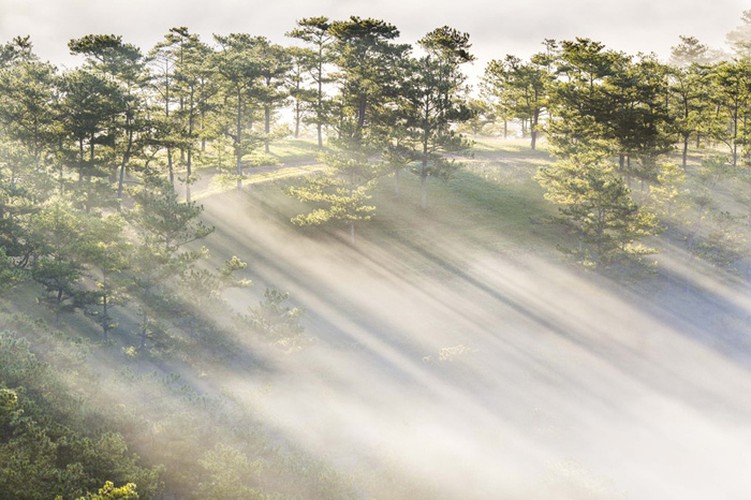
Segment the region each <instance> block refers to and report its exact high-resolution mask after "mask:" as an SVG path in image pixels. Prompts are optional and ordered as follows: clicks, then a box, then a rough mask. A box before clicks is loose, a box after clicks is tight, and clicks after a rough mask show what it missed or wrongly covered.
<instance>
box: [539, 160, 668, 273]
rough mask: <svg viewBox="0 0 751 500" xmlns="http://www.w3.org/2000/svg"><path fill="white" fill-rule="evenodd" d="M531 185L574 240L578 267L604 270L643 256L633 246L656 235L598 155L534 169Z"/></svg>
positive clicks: (645, 215)
mask: <svg viewBox="0 0 751 500" xmlns="http://www.w3.org/2000/svg"><path fill="white" fill-rule="evenodd" d="M536 179H537V181H538V182H539V183H540V185H541V186H542V187H544V188H545V190H546V194H545V198H546V199H547V200H549V201H552V202H553V203H555V204H557V205H560V208H559V210H560V212H561V214H562V215H563V216H564V221H565V222H566V223H567V224H568V225H569V226H570V227H572V228H573V229H574V231H575V233H576V234H577V236H578V237H579V242H580V244H579V248H578V250H577V251H575V253H576V254H578V256H579V258H580V259H581V261H582V262H583V263H585V264H588V265H595V266H596V265H598V264H609V263H612V262H613V261H615V260H617V258H618V257H621V256H624V255H628V254H634V253H644V252H645V251H646V249H645V248H644V247H641V246H639V245H636V240H637V239H638V238H640V237H642V236H646V235H649V234H653V233H654V232H655V231H656V223H655V217H654V215H653V214H651V213H649V212H647V211H644V210H640V209H639V207H638V206H637V205H636V203H634V201H633V200H632V199H631V196H630V190H629V188H628V187H627V186H626V183H625V182H624V180H623V178H622V177H621V176H620V175H619V174H618V172H617V169H616V165H615V164H614V163H613V162H612V161H610V160H609V159H608V158H607V156H606V155H604V154H603V153H602V152H600V151H596V150H595V151H588V152H585V153H584V152H583V153H579V154H576V155H572V156H571V157H569V158H567V159H564V160H559V161H558V162H556V163H555V164H554V165H552V166H549V167H545V168H542V169H540V171H539V172H538V173H537V175H536Z"/></svg>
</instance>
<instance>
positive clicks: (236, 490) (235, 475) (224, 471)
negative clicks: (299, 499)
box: [197, 445, 267, 500]
mask: <svg viewBox="0 0 751 500" xmlns="http://www.w3.org/2000/svg"><path fill="white" fill-rule="evenodd" d="M200 464H201V466H202V467H203V468H204V470H205V475H206V480H205V481H203V482H201V483H199V484H198V488H197V493H198V496H199V497H200V498H226V499H237V500H241V499H263V498H267V496H266V495H263V494H262V493H261V492H260V491H258V490H257V489H256V488H255V487H254V486H253V485H254V484H257V482H258V478H259V476H260V472H261V464H260V463H259V462H257V461H256V462H251V461H250V460H248V457H247V456H246V455H245V454H243V453H242V452H240V451H238V450H237V449H233V448H230V447H228V446H224V445H217V446H216V447H214V448H213V449H211V450H209V451H208V452H207V453H206V454H205V455H204V456H203V458H201V460H200Z"/></svg>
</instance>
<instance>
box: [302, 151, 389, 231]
mask: <svg viewBox="0 0 751 500" xmlns="http://www.w3.org/2000/svg"><path fill="white" fill-rule="evenodd" d="M372 153H373V151H370V150H368V149H366V148H364V147H363V146H362V145H361V144H360V143H358V142H356V141H354V140H341V141H337V142H335V144H334V147H332V148H331V149H330V150H329V151H328V152H327V153H325V154H324V155H323V158H322V161H323V163H324V164H326V165H327V166H328V167H329V172H327V173H323V174H319V175H314V176H311V177H310V178H309V179H308V180H307V181H306V182H305V184H303V185H301V186H293V187H291V188H289V190H288V193H289V194H290V195H291V196H294V197H295V198H297V199H298V200H300V201H302V202H304V203H307V204H309V205H310V206H312V209H311V211H310V212H308V213H304V214H300V215H297V216H296V217H293V218H292V223H294V224H296V225H299V226H320V225H323V224H328V223H344V224H346V225H347V226H348V227H349V232H350V240H351V241H352V243H354V242H355V226H356V224H357V222H361V221H367V220H370V218H371V216H372V214H373V212H374V211H375V207H373V206H371V205H368V204H367V201H368V200H369V199H370V195H369V194H368V192H369V190H370V189H371V188H372V187H373V181H374V180H375V179H376V178H378V177H379V176H380V175H382V166H381V165H380V164H377V163H374V162H373V160H372V159H371V158H372V157H373V154H372Z"/></svg>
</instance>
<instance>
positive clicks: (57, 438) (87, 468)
mask: <svg viewBox="0 0 751 500" xmlns="http://www.w3.org/2000/svg"><path fill="white" fill-rule="evenodd" d="M58 375H59V374H58V373H55V372H53V371H52V370H51V369H50V368H49V367H48V366H47V365H46V363H42V362H41V361H39V360H38V358H37V356H36V355H35V354H34V353H32V352H31V349H30V344H29V343H28V341H26V340H25V339H22V338H20V337H19V336H18V335H17V334H15V333H13V332H8V331H5V332H2V333H0V430H2V432H0V491H2V492H3V493H4V494H5V495H7V496H8V497H9V498H19V499H21V498H24V499H25V498H28V499H37V498H39V499H41V498H50V497H51V496H52V497H54V496H55V495H60V496H62V497H64V498H77V497H79V496H82V495H84V494H85V493H86V491H88V490H91V489H94V488H96V486H97V485H98V484H103V483H104V482H105V480H106V478H114V479H116V480H117V481H118V482H123V483H124V482H128V481H131V480H132V481H134V482H136V483H138V484H140V485H142V491H143V492H145V493H146V494H147V495H153V494H154V493H155V491H156V489H157V487H158V478H159V474H160V473H159V470H158V469H147V468H144V467H142V466H141V465H139V459H138V457H136V456H134V455H132V454H130V452H129V451H128V447H127V446H126V444H125V442H124V440H123V438H122V436H120V435H119V434H115V433H102V434H98V433H97V432H96V431H93V432H92V430H91V429H89V428H87V427H86V426H85V425H84V424H83V418H82V417H83V415H82V414H81V412H82V409H81V407H80V402H79V401H78V400H76V398H75V397H74V396H73V395H72V394H69V392H68V389H67V388H66V387H65V386H64V385H63V384H62V383H61V380H60V379H59V378H58ZM113 498H118V497H113ZM125 498H135V497H125Z"/></svg>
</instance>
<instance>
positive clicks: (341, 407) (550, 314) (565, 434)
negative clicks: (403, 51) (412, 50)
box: [0, 139, 751, 499]
mask: <svg viewBox="0 0 751 500" xmlns="http://www.w3.org/2000/svg"><path fill="white" fill-rule="evenodd" d="M285 151H286V152H288V153H289V157H287V156H284V155H285ZM272 152H274V154H277V155H280V156H279V158H278V160H279V162H280V163H281V164H283V165H284V164H287V163H289V165H291V166H290V168H293V167H294V168H298V167H305V166H306V165H308V164H310V162H311V161H313V159H314V156H311V153H310V151H309V148H306V147H295V146H294V144H285V145H283V147H282V146H280V147H279V148H276V147H273V146H272ZM463 161H464V163H465V169H463V170H461V171H460V172H459V173H458V174H457V175H456V177H455V178H454V179H452V180H450V181H449V182H446V183H443V182H440V181H435V182H433V181H432V180H431V182H430V184H429V194H428V209H427V210H421V209H420V208H419V185H418V179H417V178H416V177H414V176H412V175H411V174H409V173H403V174H402V182H401V194H400V196H399V197H397V196H396V195H395V193H394V184H393V183H394V179H393V178H391V177H386V178H383V179H381V181H380V182H379V184H378V185H377V187H376V189H375V190H374V197H373V200H372V201H373V204H374V205H375V206H376V207H377V212H376V215H375V217H374V219H373V220H372V221H370V222H367V223H362V224H360V225H359V226H358V232H357V241H356V243H355V244H351V243H349V241H348V237H347V234H346V232H345V231H343V230H340V229H338V228H336V227H330V228H302V229H301V228H297V227H295V226H293V225H292V224H291V223H290V222H289V219H290V217H292V216H293V215H295V214H296V213H298V212H299V211H300V210H302V209H303V208H304V207H303V206H302V205H300V204H299V203H298V202H297V201H295V200H292V199H291V198H289V197H288V196H287V195H286V194H285V193H284V188H285V186H287V185H289V183H290V182H294V176H292V177H286V176H284V177H283V178H274V180H269V179H265V180H264V182H255V183H252V182H251V183H249V184H248V185H247V186H246V187H245V188H244V189H243V190H242V191H236V190H226V191H222V190H220V189H218V188H217V189H215V190H214V191H209V189H210V188H209V187H208V186H209V184H208V182H207V184H206V186H205V187H204V189H205V190H204V191H203V192H201V191H200V190H196V194H197V196H198V197H199V199H200V200H201V202H202V203H203V204H204V206H205V212H204V216H205V219H206V221H207V222H208V223H210V224H212V225H213V226H214V227H215V231H214V232H213V233H212V234H211V235H210V236H209V237H207V238H206V240H205V241H202V242H201V243H200V245H206V246H207V247H208V248H209V249H210V252H211V255H212V257H211V261H210V263H209V264H210V265H219V264H220V263H221V262H222V261H223V260H224V259H227V258H229V257H231V256H233V255H236V256H238V257H239V258H240V259H242V260H244V261H246V262H247V263H248V267H247V268H246V269H245V270H244V271H243V273H242V274H243V277H245V278H248V279H251V280H252V281H253V286H252V287H250V288H247V289H230V290H227V291H226V292H225V294H224V298H225V299H226V300H227V302H228V303H229V304H230V306H231V308H232V310H233V311H234V312H235V313H242V312H247V311H248V308H254V307H257V306H258V303H259V301H262V300H263V293H264V290H265V289H266V288H274V289H278V290H281V291H284V292H288V293H289V299H288V301H287V302H285V304H287V305H288V306H289V307H295V308H299V309H301V310H302V314H301V315H300V317H299V318H300V322H301V324H302V326H303V327H304V332H303V333H302V334H301V335H299V336H296V337H294V339H293V341H285V342H279V341H276V342H273V341H272V342H269V341H268V340H264V339H262V338H260V337H259V335H258V332H257V331H256V330H255V329H254V328H251V327H248V326H247V325H246V326H242V323H237V322H235V321H234V320H233V319H232V318H231V317H230V316H231V313H228V310H227V309H225V308H223V307H219V306H215V305H211V304H207V305H206V306H205V307H204V308H203V309H202V310H201V311H200V313H201V314H200V316H201V317H202V318H204V319H205V321H206V324H208V325H212V328H213V329H208V328H207V329H202V328H203V327H200V328H199V327H198V326H196V328H195V329H191V327H190V324H189V325H188V326H186V325H173V326H171V327H170V326H168V327H167V328H166V329H167V330H168V333H169V335H171V341H170V344H169V345H170V347H169V348H162V349H154V350H153V352H152V353H151V354H150V355H149V356H134V355H132V351H129V350H128V347H129V346H132V345H136V343H137V341H138V338H137V335H136V332H135V326H134V325H135V320H133V319H129V314H134V312H133V311H128V310H127V309H124V308H120V309H119V310H118V313H117V314H118V315H119V327H118V328H117V329H115V330H114V331H113V332H111V336H112V338H113V340H112V342H110V343H109V344H107V345H101V344H99V343H97V342H95V338H96V336H97V333H96V331H95V326H93V325H92V324H91V322H90V320H89V319H87V318H84V317H82V316H71V315H67V316H63V317H62V318H61V319H60V323H59V325H60V330H61V331H62V333H61V334H55V335H52V336H50V333H49V330H48V329H46V328H47V327H44V328H42V327H39V328H26V329H24V327H23V323H22V322H21V323H19V321H18V320H14V319H12V312H13V311H14V310H20V312H21V313H23V314H27V315H32V316H34V317H41V318H42V319H43V320H44V321H45V322H46V323H47V324H49V325H52V327H51V329H52V330H55V331H56V327H55V326H54V325H55V321H56V320H55V318H54V317H52V316H51V315H50V316H46V317H45V316H44V315H43V314H40V313H39V312H38V311H39V309H38V308H37V307H35V306H33V305H32V303H33V298H34V296H35V294H36V293H37V292H36V291H35V290H34V289H32V288H23V289H21V292H19V295H17V296H14V297H7V296H6V297H4V298H3V308H4V313H3V315H2V317H1V319H2V321H3V324H2V325H0V329H12V330H13V331H16V332H19V335H21V336H25V337H27V338H29V339H30V340H31V343H32V347H33V349H34V350H35V351H38V354H39V356H40V357H41V358H42V359H43V360H45V361H46V362H49V363H52V364H53V366H56V364H57V363H59V362H60V360H61V359H68V358H67V357H64V358H61V357H60V355H59V354H58V351H57V350H56V349H62V347H55V348H53V347H45V346H47V345H48V344H49V345H57V346H63V345H68V344H64V343H62V342H61V343H59V344H56V343H55V342H57V341H54V342H53V341H51V340H44V341H43V339H45V338H57V337H56V335H63V336H69V337H70V336H72V337H75V338H78V339H82V340H79V341H78V342H79V343H82V345H83V344H85V347H81V348H80V349H77V350H73V351H71V350H70V348H68V347H66V348H65V352H74V353H75V356H74V357H73V358H74V359H73V360H72V361H70V363H71V364H70V369H69V371H68V372H66V373H67V374H68V376H66V377H65V378H64V379H63V380H64V381H65V384H67V388H66V389H65V390H67V391H69V392H70V393H71V394H74V395H77V396H78V397H80V398H82V401H84V402H85V404H86V406H87V407H88V408H90V411H91V415H93V417H96V418H100V419H106V421H107V422H109V423H111V425H112V426H114V427H115V428H118V429H120V431H121V432H122V434H123V435H124V437H125V439H126V441H127V442H128V443H129V444H130V447H131V449H132V450H134V451H137V452H138V453H139V455H141V458H142V462H143V463H144V464H146V465H158V464H163V465H164V466H165V467H166V469H165V470H164V471H162V473H161V477H162V480H163V481H164V482H165V484H166V488H165V489H166V492H167V493H168V494H178V495H179V497H180V498H183V497H184V496H189V495H193V496H197V497H199V498H200V497H202V496H201V495H203V498H209V497H211V495H221V494H227V495H229V493H228V492H230V491H232V490H231V488H232V487H233V485H235V486H237V487H242V488H245V489H240V490H235V493H233V494H236V495H239V496H240V497H242V498H262V496H261V494H262V492H263V493H265V494H268V495H271V497H272V498H276V497H280V498H291V497H294V498H299V497H304V498H335V497H342V498H353V497H354V498H410V499H412V498H572V499H580V498H742V497H743V495H744V494H745V492H747V491H748V488H749V486H751V484H749V482H748V480H746V479H744V478H745V477H746V474H745V470H746V469H747V466H748V464H747V463H746V462H745V461H744V458H743V457H746V456H747V450H748V439H749V438H751V429H750V428H749V426H748V422H749V421H751V419H750V418H749V417H751V403H749V401H748V398H744V397H743V396H742V395H743V394H746V393H747V392H748V391H749V390H750V389H751V377H750V376H749V372H748V366H749V365H748V361H749V360H748V356H749V354H751V345H750V344H749V325H748V321H749V317H751V301H750V300H749V298H748V297H749V294H748V291H749V290H748V286H747V284H746V283H745V282H743V281H742V280H741V279H739V278H738V277H737V275H734V274H733V273H732V270H733V267H732V266H729V267H728V268H727V269H723V268H720V267H718V266H717V265H716V264H713V263H710V262H708V261H707V260H704V259H702V258H701V257H700V256H697V254H688V253H687V252H686V251H685V250H684V249H683V247H682V246H681V242H680V240H679V238H678V236H675V234H680V233H675V234H674V236H673V237H672V239H671V238H668V237H666V236H663V237H659V238H657V239H655V241H654V242H653V243H654V244H655V246H658V247H660V248H661V249H662V253H661V254H659V255H657V256H654V257H651V258H649V260H648V261H646V262H644V263H643V264H641V265H638V266H633V267H620V268H616V269H611V270H609V271H607V272H604V271H603V272H601V273H596V272H593V271H585V270H583V269H582V268H581V267H579V266H578V265H577V264H576V263H575V262H573V261H571V260H569V259H567V258H565V256H563V254H561V253H560V252H559V250H558V247H559V246H564V247H565V246H569V245H571V244H573V243H574V242H573V241H572V239H571V236H570V235H568V233H567V232H566V230H565V228H564V227H563V226H561V225H560V224H558V223H557V222H555V221H554V220H553V217H554V216H555V215H556V209H555V207H553V206H552V205H550V204H549V203H548V202H546V201H545V200H544V199H543V197H542V194H543V193H542V189H541V188H540V187H539V186H538V185H537V184H536V183H535V181H534V180H533V179H532V176H533V174H534V172H535V171H536V169H537V168H538V167H539V166H540V165H542V164H544V163H545V162H548V161H550V159H549V157H548V155H547V153H546V152H545V151H538V152H530V151H529V150H528V149H527V147H526V143H522V142H516V141H499V140H495V139H481V140H478V142H477V144H476V145H475V148H474V155H473V156H472V157H468V158H464V159H463ZM295 162H299V164H298V163H295ZM283 168H284V167H282V170H283ZM692 168H698V167H696V166H694V167H692ZM207 174H208V172H207ZM298 175H299V174H298ZM206 180H207V181H208V176H207V179H206ZM192 324H194V325H199V323H192ZM238 325H240V326H238ZM199 326H200V325H199ZM276 340H278V339H276ZM91 387H96V388H97V389H96V390H94V391H92V390H91ZM93 417H92V418H93ZM212 488H213V489H212ZM222 488H229V489H222ZM237 491H240V493H237ZM207 495H208V496H207ZM215 497H216V496H215ZM217 498H218V497H217ZM227 498H228V497H227ZM264 498H265V497H264Z"/></svg>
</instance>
